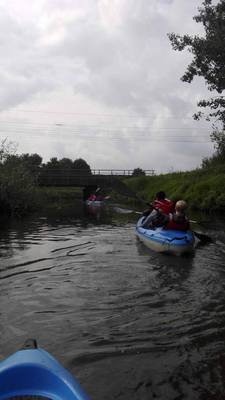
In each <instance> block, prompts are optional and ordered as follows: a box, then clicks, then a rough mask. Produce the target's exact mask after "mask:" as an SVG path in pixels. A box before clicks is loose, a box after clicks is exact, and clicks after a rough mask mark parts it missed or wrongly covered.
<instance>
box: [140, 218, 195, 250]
mask: <svg viewBox="0 0 225 400" xmlns="http://www.w3.org/2000/svg"><path fill="white" fill-rule="evenodd" d="M142 221H143V217H141V218H140V219H139V220H138V222H137V224H136V228H135V233H136V235H137V237H138V238H139V239H140V240H141V241H142V242H143V243H144V244H145V245H146V246H147V247H149V248H150V249H152V250H154V251H157V252H161V253H172V254H176V255H181V254H184V253H188V252H191V251H192V250H193V247H194V241H195V239H194V234H193V232H192V231H187V232H182V231H174V230H167V229H163V228H155V229H146V228H142V226H141V224H142Z"/></svg>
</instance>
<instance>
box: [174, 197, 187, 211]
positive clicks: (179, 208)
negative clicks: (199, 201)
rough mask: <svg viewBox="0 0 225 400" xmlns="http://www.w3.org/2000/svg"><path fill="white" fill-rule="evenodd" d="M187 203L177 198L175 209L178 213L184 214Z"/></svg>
mask: <svg viewBox="0 0 225 400" xmlns="http://www.w3.org/2000/svg"><path fill="white" fill-rule="evenodd" d="M186 208H187V203H186V201H184V200H178V201H177V202H176V204H175V211H176V213H179V214H185V211H186Z"/></svg>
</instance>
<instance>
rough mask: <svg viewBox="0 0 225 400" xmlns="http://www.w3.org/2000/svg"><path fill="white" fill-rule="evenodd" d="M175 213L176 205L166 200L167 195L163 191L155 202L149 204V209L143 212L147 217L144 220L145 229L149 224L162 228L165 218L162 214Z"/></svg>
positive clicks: (157, 194) (156, 196)
mask: <svg viewBox="0 0 225 400" xmlns="http://www.w3.org/2000/svg"><path fill="white" fill-rule="evenodd" d="M173 211H174V204H173V202H172V201H171V200H169V199H167V198H166V194H165V192H163V191H160V192H157V193H156V195H155V200H154V201H153V202H152V203H150V204H149V208H148V209H147V210H145V211H144V212H143V214H142V215H143V216H144V217H145V218H144V220H143V225H142V226H143V228H146V227H147V226H148V225H149V224H150V225H151V224H153V225H154V226H155V227H158V226H162V224H163V222H164V217H163V215H162V214H166V215H167V214H169V213H170V212H173Z"/></svg>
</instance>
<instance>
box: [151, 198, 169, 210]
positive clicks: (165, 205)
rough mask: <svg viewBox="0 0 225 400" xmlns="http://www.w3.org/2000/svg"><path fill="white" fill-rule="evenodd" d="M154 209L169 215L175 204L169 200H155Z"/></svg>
mask: <svg viewBox="0 0 225 400" xmlns="http://www.w3.org/2000/svg"><path fill="white" fill-rule="evenodd" d="M152 206H153V208H156V209H157V210H158V209H160V210H162V212H163V214H169V213H170V212H172V211H173V202H172V201H171V200H168V199H163V200H154V201H153V203H152Z"/></svg>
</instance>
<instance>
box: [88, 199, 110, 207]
mask: <svg viewBox="0 0 225 400" xmlns="http://www.w3.org/2000/svg"><path fill="white" fill-rule="evenodd" d="M85 204H86V206H92V207H103V206H104V205H105V202H104V201H103V200H86V201H85Z"/></svg>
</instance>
